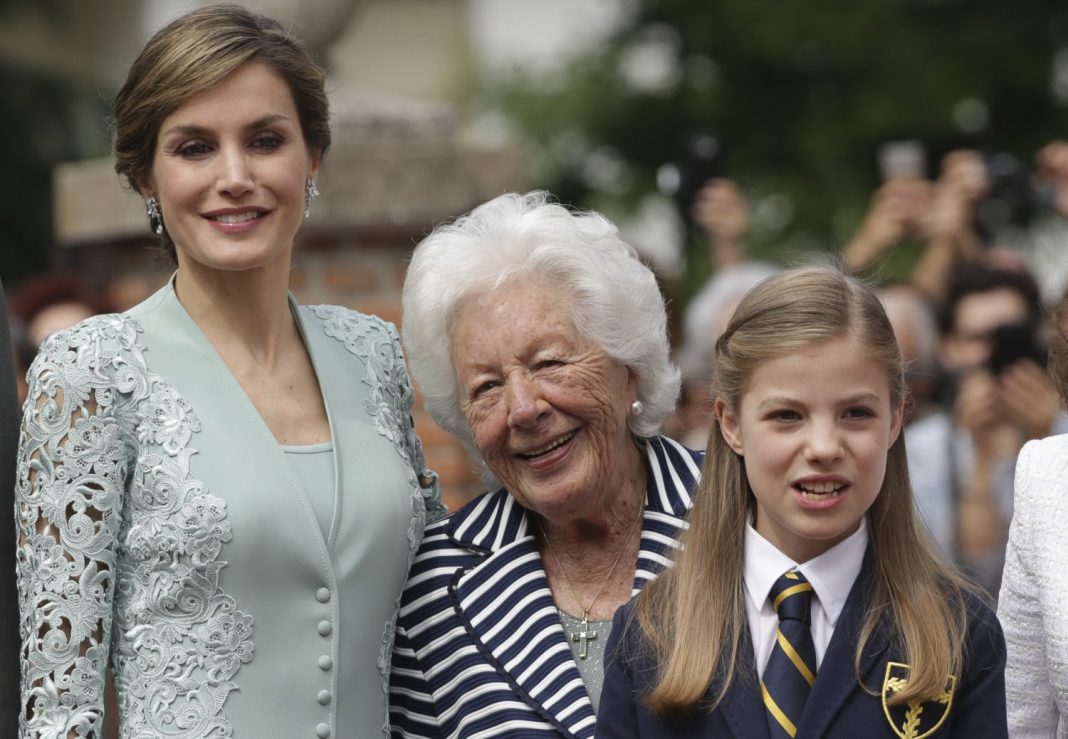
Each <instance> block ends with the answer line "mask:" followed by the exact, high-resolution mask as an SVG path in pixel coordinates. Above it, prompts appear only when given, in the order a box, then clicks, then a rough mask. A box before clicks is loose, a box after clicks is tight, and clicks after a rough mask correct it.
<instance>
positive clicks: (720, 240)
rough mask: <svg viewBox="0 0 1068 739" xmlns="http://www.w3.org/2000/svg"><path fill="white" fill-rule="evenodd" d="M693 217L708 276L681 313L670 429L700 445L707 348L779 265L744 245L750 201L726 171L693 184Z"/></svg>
mask: <svg viewBox="0 0 1068 739" xmlns="http://www.w3.org/2000/svg"><path fill="white" fill-rule="evenodd" d="M690 214H691V216H692V218H693V222H694V223H695V224H696V225H697V226H698V227H699V228H700V229H701V231H702V233H703V234H704V235H705V237H706V239H707V242H708V250H709V256H710V257H711V263H712V267H713V270H714V271H713V273H712V276H711V277H710V278H709V279H708V281H707V282H706V283H705V284H704V286H702V288H701V289H700V290H699V291H698V292H697V293H696V294H695V295H694V296H693V298H691V299H690V302H689V303H688V304H687V306H686V310H685V311H684V313H683V315H682V346H681V347H680V350H679V354H678V363H679V367H680V368H681V369H682V374H683V398H682V400H681V401H680V405H679V410H678V412H677V414H676V420H677V421H678V426H679V428H678V429H677V430H676V431H675V432H674V433H675V435H676V436H677V437H678V438H679V440H680V441H682V443H683V444H685V445H688V446H690V447H692V448H696V449H702V448H704V446H705V444H706V443H707V441H708V431H709V429H710V428H711V425H712V415H711V412H710V410H709V409H710V408H711V402H710V400H711V398H709V397H708V389H709V383H708V370H709V367H710V366H711V362H712V349H713V346H714V345H715V343H716V339H717V338H718V337H719V335H720V333H722V332H723V329H724V328H726V326H727V323H728V321H730V318H731V314H733V313H734V309H735V307H736V306H737V305H738V303H739V301H741V299H742V297H743V296H744V295H745V294H746V293H747V292H748V291H749V290H750V289H751V288H752V287H754V286H755V285H756V284H757V283H759V282H761V281H762V280H764V279H766V278H768V277H771V276H772V275H774V274H777V273H778V272H779V267H777V266H776V265H774V264H770V263H768V262H762V261H757V260H754V259H752V258H751V257H750V256H749V255H748V253H747V251H746V247H745V237H746V234H747V233H748V231H749V205H748V203H747V202H746V200H745V195H744V194H743V193H742V190H741V188H740V187H739V186H738V184H737V183H736V182H735V181H734V180H731V179H728V178H726V177H715V178H713V179H710V180H708V181H707V182H706V183H705V184H704V186H703V187H701V188H700V189H699V190H697V192H696V194H695V195H694V198H693V205H692V207H691V208H690Z"/></svg>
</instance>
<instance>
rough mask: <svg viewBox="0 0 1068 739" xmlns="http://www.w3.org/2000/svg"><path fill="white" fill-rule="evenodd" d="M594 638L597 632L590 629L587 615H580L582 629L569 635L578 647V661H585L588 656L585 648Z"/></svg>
mask: <svg viewBox="0 0 1068 739" xmlns="http://www.w3.org/2000/svg"><path fill="white" fill-rule="evenodd" d="M596 638H597V632H596V631H593V630H592V629H590V618H589V614H588V613H584V614H582V629H581V630H580V631H576V632H574V633H573V634H571V641H573V642H575V643H576V644H578V645H579V659H586V657H587V655H588V654H589V653H588V651H587V647H589V644H590V642H591V641H593V640H594V639H596Z"/></svg>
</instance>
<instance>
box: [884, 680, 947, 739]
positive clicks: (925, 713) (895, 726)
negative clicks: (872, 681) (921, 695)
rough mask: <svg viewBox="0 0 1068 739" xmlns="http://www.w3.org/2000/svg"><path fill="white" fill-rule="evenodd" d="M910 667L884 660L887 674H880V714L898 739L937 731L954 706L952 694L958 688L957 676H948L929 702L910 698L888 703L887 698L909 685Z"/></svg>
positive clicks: (917, 738)
mask: <svg viewBox="0 0 1068 739" xmlns="http://www.w3.org/2000/svg"><path fill="white" fill-rule="evenodd" d="M910 669H911V668H910V667H909V666H908V665H906V664H902V663H901V662H887V663H886V674H885V675H884V676H883V691H882V702H883V713H884V714H885V715H886V720H887V721H889V722H890V728H891V729H892V730H893V732H894V735H895V736H898V737H901V739H925V737H929V736H931V735H932V734H934V733H935V732H936V731H938V728H939V727H940V726H941V725H942V724H943V723H945V720H946V717H947V716H949V709H950V707H951V706H952V705H953V694H954V692H955V691H956V688H957V678H956V677H954V676H953V675H950V676H949V679H948V680H947V681H946V690H945V692H944V693H942V695H940V696H939V697H938V698H937V699H935V700H931V701H909V702H908V703H906V704H903V705H898V706H891V705H889V704H888V703H887V701H888V700H889V699H890V698H892V697H893V695H894V694H895V693H898V692H900V691H901V690H903V689H904V688H905V686H906V685H907V684H908V676H909V670H910Z"/></svg>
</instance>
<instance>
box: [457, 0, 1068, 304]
mask: <svg viewBox="0 0 1068 739" xmlns="http://www.w3.org/2000/svg"><path fill="white" fill-rule="evenodd" d="M632 5H634V7H635V10H634V12H633V14H632V16H631V17H630V18H629V20H628V21H627V22H626V23H625V24H624V25H623V26H622V27H621V28H620V29H619V30H618V32H617V33H615V35H614V36H613V37H612V38H611V39H610V40H609V41H608V43H607V44H606V45H605V46H604V47H603V48H600V49H598V50H597V51H596V53H595V54H592V55H590V56H589V57H587V58H582V59H578V60H576V61H575V62H573V63H572V64H570V65H569V66H568V67H567V69H566V70H565V72H564V73H563V74H562V75H560V76H559V78H557V79H553V80H549V81H548V82H546V81H545V80H539V79H529V78H517V77H514V76H513V77H510V78H504V79H502V78H498V79H491V80H482V81H480V82H479V84H478V85H477V87H476V90H475V93H474V95H475V100H474V103H475V105H476V106H486V107H497V106H500V107H502V108H503V109H504V110H506V111H507V112H508V114H509V116H510V117H511V119H512V120H513V122H514V125H515V126H516V127H517V128H518V130H519V131H520V132H521V133H522V135H523V137H524V138H525V139H526V140H527V142H528V143H529V144H530V146H531V160H532V164H533V172H532V175H533V178H534V182H533V183H532V184H533V185H534V186H537V187H545V188H547V189H549V190H551V191H553V192H554V193H556V194H557V195H558V196H559V197H560V198H561V199H562V200H564V201H566V202H572V203H575V204H577V205H580V206H584V207H595V204H596V206H598V207H601V206H604V204H606V203H608V204H609V205H610V206H611V207H609V208H608V209H609V210H613V209H614V210H616V211H618V210H619V209H628V208H632V207H634V205H635V204H636V203H637V202H638V201H639V200H640V199H641V197H642V196H643V195H645V194H647V193H649V192H651V191H653V190H655V188H656V171H657V168H658V167H660V165H661V164H663V163H665V162H671V161H674V160H676V159H677V158H678V156H679V148H680V142H681V141H682V139H683V137H684V136H685V135H686V134H687V132H689V131H693V130H695V129H707V130H710V131H713V132H714V133H715V134H716V135H717V136H718V137H719V138H720V140H721V141H722V142H723V144H724V166H725V169H724V173H725V174H726V175H727V176H730V177H732V178H734V179H736V180H737V181H738V182H739V183H740V184H741V185H742V187H743V188H744V189H745V191H746V192H747V194H749V195H750V197H751V198H755V199H759V198H761V197H764V196H767V195H771V194H776V195H779V196H785V202H787V203H788V204H790V205H791V206H792V208H791V209H790V210H791V212H792V217H790V219H789V222H788V223H786V224H785V226H783V227H781V228H774V229H764V230H762V229H761V228H760V226H759V223H758V224H756V225H755V227H754V229H753V232H752V234H751V236H752V247H751V248H752V250H753V251H754V253H755V254H756V255H757V256H763V257H771V258H774V259H779V260H780V261H789V260H792V259H793V258H794V257H795V256H796V255H798V254H802V253H806V252H809V251H812V250H822V251H835V250H837V249H839V248H840V247H841V245H842V244H843V243H844V242H845V240H846V239H848V237H849V236H850V235H851V233H852V231H853V229H854V228H855V226H856V224H857V223H858V221H859V219H860V217H861V216H862V215H863V213H864V211H865V209H866V207H867V202H868V198H869V197H870V194H871V192H872V190H873V189H874V188H875V187H876V185H877V184H878V173H877V168H876V161H875V152H876V149H877V147H878V145H879V144H880V143H881V142H883V141H886V140H890V139H897V138H917V139H920V140H922V141H923V142H925V144H926V146H927V149H928V166H929V168H930V169H931V170H932V171H931V172H930V174H932V175H934V174H936V172H935V170H936V168H937V162H938V159H939V158H940V157H941V155H942V154H943V153H945V152H946V151H948V150H949V149H951V148H954V147H957V146H961V145H967V146H977V147H980V148H983V149H986V150H990V151H1008V152H1011V153H1013V154H1015V155H1016V156H1017V157H1019V158H1021V159H1022V160H1023V161H1030V160H1031V157H1032V156H1033V154H1034V152H1035V151H1036V150H1037V149H1038V148H1039V147H1040V146H1041V145H1042V144H1044V143H1045V142H1047V141H1048V140H1050V139H1052V138H1055V137H1057V136H1064V135H1066V133H1068V132H1066V126H1065V115H1064V114H1065V109H1064V106H1063V103H1058V101H1057V100H1056V99H1055V97H1054V96H1053V94H1052V92H1051V70H1052V63H1053V56H1054V54H1055V52H1056V51H1057V50H1058V49H1059V48H1061V47H1063V46H1068V9H1066V6H1064V4H1063V3H1062V2H1054V1H1053V0H1021V1H1019V2H1012V3H1008V2H1004V0H971V1H967V2H966V1H964V0H866V1H865V2H846V1H844V0H809V1H808V2H797V1H796V0H636V1H635V2H634V3H632ZM648 47H655V48H656V49H659V53H666V54H668V55H669V57H670V61H671V64H670V69H671V70H673V75H672V77H673V78H672V79H669V81H668V82H667V83H663V84H660V85H659V86H656V85H654V86H651V87H647V88H645V89H635V87H634V86H633V85H632V84H631V83H630V82H628V79H627V76H626V74H625V73H624V72H623V71H621V70H624V69H626V68H627V64H628V59H629V60H630V62H631V63H633V59H634V58H635V50H636V49H641V48H648ZM665 50H666V51H665ZM638 58H640V56H639V57H638ZM638 66H641V65H638ZM646 66H648V65H646ZM968 99H975V100H978V101H982V103H983V104H985V106H986V109H987V110H988V111H989V122H988V124H987V125H986V126H985V127H984V128H983V129H982V130H981V131H980V132H979V133H973V134H966V133H962V131H961V129H960V127H959V126H958V124H957V123H956V122H955V118H954V111H955V109H956V107H957V106H958V104H959V103H960V102H961V101H964V100H968ZM598 151H599V152H601V154H604V153H605V152H608V153H610V154H611V155H612V156H613V157H615V158H616V161H617V170H618V175H617V176H615V177H613V178H612V180H611V181H610V182H609V183H604V182H598V181H596V178H591V177H590V176H589V173H588V169H589V159H590V155H591V153H593V152H598ZM695 248H696V247H695V246H694V245H693V244H691V247H690V260H691V265H692V267H693V268H694V270H693V271H697V272H701V271H702V269H703V268H702V267H701V265H700V262H699V259H698V257H697V256H696V251H694V249H695ZM906 251H908V250H906ZM913 251H914V250H913ZM908 262H909V257H908V256H907V255H905V254H902V255H899V256H897V257H896V258H895V259H894V260H893V263H892V265H891V269H892V270H895V271H900V270H906V269H908ZM705 269H706V268H705ZM703 277H704V275H703V274H698V275H694V274H691V275H689V277H688V279H687V280H686V282H691V283H699V282H700V280H701V279H703ZM681 292H682V293H688V288H685V287H683V288H682V290H681Z"/></svg>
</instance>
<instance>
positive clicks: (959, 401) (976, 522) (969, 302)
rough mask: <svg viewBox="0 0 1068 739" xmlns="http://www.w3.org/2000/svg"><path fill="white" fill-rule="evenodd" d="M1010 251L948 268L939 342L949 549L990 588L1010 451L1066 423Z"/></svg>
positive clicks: (1031, 299)
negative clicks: (951, 511)
mask: <svg viewBox="0 0 1068 739" xmlns="http://www.w3.org/2000/svg"><path fill="white" fill-rule="evenodd" d="M1010 256H1011V255H1010V254H1009V253H1007V252H1003V251H992V252H991V254H990V258H987V259H984V260H983V263H982V264H978V265H975V266H972V267H968V268H965V269H962V270H959V271H958V272H957V273H956V274H955V275H954V278H953V279H952V280H951V282H950V283H949V286H948V290H947V300H946V305H945V310H944V311H943V325H942V329H943V333H942V341H941V348H940V358H941V362H942V365H943V367H944V368H945V370H946V371H947V372H948V373H949V378H950V382H949V386H950V387H951V388H952V393H951V397H950V398H949V399H948V401H947V402H948V405H949V407H950V408H951V417H952V426H951V430H950V431H949V433H948V439H947V440H946V446H945V447H943V448H947V455H948V460H949V461H950V463H951V470H950V471H951V475H952V477H951V480H952V489H953V490H954V491H955V496H956V523H957V536H956V543H957V556H958V559H959V561H960V563H961V565H962V566H963V567H964V568H965V569H966V570H967V571H968V572H969V573H970V574H971V575H972V576H973V577H974V578H975V579H976V580H977V581H978V582H979V583H980V584H981V585H983V586H984V587H986V588H987V590H988V591H989V592H990V593H991V594H996V593H997V592H998V587H999V584H1000V577H1001V569H1002V565H1003V563H1004V547H1005V540H1006V534H1007V529H1008V522H1009V520H1010V519H1011V517H1012V504H1013V501H1012V475H1013V467H1014V463H1015V460H1016V456H1017V454H1018V453H1019V451H1020V448H1021V447H1022V446H1023V444H1024V443H1025V442H1027V441H1028V440H1030V439H1038V438H1042V437H1044V436H1047V435H1049V434H1051V433H1058V432H1060V431H1068V423H1066V419H1065V417H1064V416H1063V415H1062V414H1061V413H1059V412H1058V407H1057V393H1056V390H1055V388H1054V386H1053V384H1052V383H1051V382H1050V381H1049V379H1047V377H1046V372H1045V369H1044V367H1043V366H1042V365H1043V363H1044V357H1045V353H1046V352H1045V347H1044V346H1043V345H1042V344H1041V341H1040V339H1041V336H1040V333H1041V329H1042V318H1043V311H1042V307H1041V302H1040V298H1039V290H1038V285H1037V284H1036V282H1035V279H1034V277H1033V276H1032V275H1031V273H1030V272H1029V271H1027V270H1026V269H1025V268H1024V267H1023V266H1022V261H1017V262H1016V263H1015V266H1014V267H1012V268H1010V267H1009V266H1008V262H1009V257H1010ZM995 257H1000V258H1001V263H1000V265H998V260H997V259H995ZM931 443H932V445H933V444H936V443H937V441H936V440H934V439H931Z"/></svg>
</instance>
